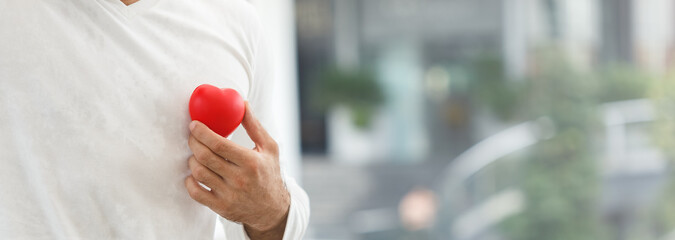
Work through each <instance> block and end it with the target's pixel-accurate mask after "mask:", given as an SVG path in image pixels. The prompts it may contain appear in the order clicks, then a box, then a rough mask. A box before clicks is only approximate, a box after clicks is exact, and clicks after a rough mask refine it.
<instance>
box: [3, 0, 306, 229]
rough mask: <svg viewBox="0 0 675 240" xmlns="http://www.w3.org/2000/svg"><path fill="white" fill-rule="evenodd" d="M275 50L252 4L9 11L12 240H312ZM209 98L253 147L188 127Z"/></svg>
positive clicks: (36, 1) (44, 2) (51, 6)
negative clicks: (229, 101)
mask: <svg viewBox="0 0 675 240" xmlns="http://www.w3.org/2000/svg"><path fill="white" fill-rule="evenodd" d="M264 41H265V39H264V37H263V36H262V33H261V28H260V26H259V22H258V20H257V18H256V17H255V13H254V10H253V8H252V7H251V6H250V5H249V4H248V3H247V2H245V1H243V0H198V1H187V0H141V1H138V2H133V1H130V2H127V1H126V0H123V1H120V0H69V1H63V0H8V1H0V43H1V44H0V239H210V238H212V236H213V229H214V226H215V220H216V216H217V215H218V216H221V217H223V218H224V219H223V218H221V222H222V224H223V226H224V228H225V235H226V237H227V239H247V238H250V239H282V237H283V239H300V238H301V237H302V235H303V234H304V231H305V228H306V226H307V222H308V218H309V209H308V208H309V202H308V199H307V196H306V194H305V193H304V191H303V190H302V189H301V188H299V187H298V186H297V184H295V182H294V181H293V180H292V179H286V178H283V177H282V174H281V171H280V166H279V165H280V164H279V159H278V151H279V149H278V146H277V143H276V142H275V141H274V140H273V137H272V136H274V118H273V116H270V109H269V108H270V101H271V100H272V99H270V96H271V94H272V90H273V86H272V79H273V77H274V76H273V75H272V73H270V69H271V67H270V66H269V63H268V61H267V60H268V59H269V58H268V57H267V55H266V54H267V50H266V49H265V47H264V46H265V45H264V44H263V42H264ZM200 84H212V85H216V86H219V87H228V88H233V89H235V90H237V91H238V92H239V93H240V94H242V96H244V98H245V99H247V100H248V102H249V103H250V104H247V106H246V114H245V117H244V120H243V122H242V126H243V127H244V128H245V132H244V131H241V130H238V131H237V132H235V135H237V134H241V135H239V136H234V137H233V139H235V140H236V139H240V138H241V137H242V136H244V137H245V138H250V139H251V140H252V142H253V143H254V146H255V147H254V148H251V147H253V146H248V147H243V146H242V145H246V143H244V142H241V141H240V142H239V143H240V144H242V145H240V144H237V143H234V142H232V141H230V140H228V139H225V138H222V137H220V136H219V135H217V134H215V133H213V132H212V131H211V130H210V129H209V128H208V127H206V126H205V125H204V124H202V123H199V122H196V121H195V122H191V121H190V118H189V114H188V109H187V106H188V100H189V97H190V94H191V92H192V90H194V88H195V87H197V86H198V85H200ZM254 113H255V115H254ZM256 116H257V117H259V119H260V122H259V121H258V120H257V118H256ZM264 127H267V128H269V130H270V133H271V134H268V132H267V131H266V129H265V128H264ZM246 135H248V136H246ZM282 150H283V149H282ZM282 161H283V159H282ZM200 183H201V184H200ZM202 185H204V186H206V187H208V189H210V190H207V188H205V187H203V186H202Z"/></svg>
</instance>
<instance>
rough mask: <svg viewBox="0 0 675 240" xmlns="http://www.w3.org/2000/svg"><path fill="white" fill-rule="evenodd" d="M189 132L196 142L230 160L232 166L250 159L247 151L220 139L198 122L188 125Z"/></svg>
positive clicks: (224, 139)
mask: <svg viewBox="0 0 675 240" xmlns="http://www.w3.org/2000/svg"><path fill="white" fill-rule="evenodd" d="M190 131H191V133H192V136H194V138H195V139H196V140H197V141H199V142H200V143H202V144H203V145H205V146H206V147H207V148H209V149H210V150H211V151H212V152H213V153H215V154H217V155H219V156H221V157H223V158H225V159H227V160H230V161H231V162H233V163H234V164H237V165H239V162H240V161H241V160H243V159H247V158H250V157H251V156H250V153H249V152H250V150H249V149H247V148H245V147H242V146H240V145H239V144H236V143H234V142H232V141H230V140H229V139H227V138H224V137H221V136H220V135H218V134H217V133H215V132H213V131H211V129H209V127H207V126H206V125H204V124H203V123H201V122H199V121H192V122H191V123H190ZM197 158H199V156H197Z"/></svg>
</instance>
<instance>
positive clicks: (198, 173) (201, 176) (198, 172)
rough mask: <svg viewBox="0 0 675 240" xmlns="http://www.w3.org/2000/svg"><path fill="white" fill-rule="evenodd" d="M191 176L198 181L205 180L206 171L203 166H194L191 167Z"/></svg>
mask: <svg viewBox="0 0 675 240" xmlns="http://www.w3.org/2000/svg"><path fill="white" fill-rule="evenodd" d="M192 176H194V177H195V178H196V179H197V180H199V181H204V180H207V178H208V173H207V171H206V169H205V168H204V167H195V168H194V169H192Z"/></svg>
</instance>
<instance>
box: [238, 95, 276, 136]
mask: <svg viewBox="0 0 675 240" xmlns="http://www.w3.org/2000/svg"><path fill="white" fill-rule="evenodd" d="M245 105H246V110H245V112H244V119H243V120H242V121H241V125H242V126H244V129H246V134H248V136H249V137H250V138H251V140H253V142H254V143H255V145H256V147H265V146H266V145H267V143H269V142H270V141H272V138H271V137H270V135H269V134H268V133H267V131H266V130H265V128H263V126H262V124H260V121H258V119H257V118H256V117H255V116H254V115H253V111H252V110H251V105H250V104H249V103H248V101H246V102H245Z"/></svg>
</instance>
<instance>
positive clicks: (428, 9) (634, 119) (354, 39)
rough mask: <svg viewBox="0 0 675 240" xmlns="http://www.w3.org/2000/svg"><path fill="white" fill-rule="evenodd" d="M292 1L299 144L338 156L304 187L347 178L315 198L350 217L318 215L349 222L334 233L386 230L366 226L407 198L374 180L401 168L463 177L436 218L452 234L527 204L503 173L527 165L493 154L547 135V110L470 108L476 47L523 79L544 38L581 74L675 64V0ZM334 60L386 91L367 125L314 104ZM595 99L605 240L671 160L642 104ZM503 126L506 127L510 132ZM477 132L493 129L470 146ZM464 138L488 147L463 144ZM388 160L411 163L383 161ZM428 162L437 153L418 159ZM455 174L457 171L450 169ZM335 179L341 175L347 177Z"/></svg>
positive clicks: (474, 229)
mask: <svg viewBox="0 0 675 240" xmlns="http://www.w3.org/2000/svg"><path fill="white" fill-rule="evenodd" d="M295 3H296V6H295V7H296V9H295V10H296V24H297V51H298V82H299V96H300V122H301V141H302V143H301V145H302V151H303V153H304V154H306V155H312V156H315V155H318V156H321V157H312V158H311V159H323V160H326V159H329V161H333V163H334V164H335V165H330V166H331V167H330V169H328V168H326V169H317V168H313V170H314V171H316V172H314V173H310V174H308V175H309V176H310V177H313V178H316V180H317V181H316V182H312V183H310V186H309V187H310V188H312V186H314V187H315V188H316V189H317V191H316V192H315V193H318V194H319V195H321V194H323V193H326V192H327V191H329V190H324V189H323V188H324V186H325V185H322V184H320V183H323V182H324V181H325V182H330V181H331V180H334V182H340V184H344V185H340V184H338V183H334V185H330V186H335V188H339V189H337V190H334V192H333V193H330V194H333V195H330V194H328V193H326V195H325V196H318V198H317V199H319V200H318V203H317V204H319V207H317V208H316V210H317V211H316V212H318V214H319V216H321V217H322V218H324V219H321V220H325V219H330V218H332V217H335V216H339V217H335V218H344V219H341V221H339V223H336V224H334V226H335V227H334V228H333V229H329V230H327V229H328V228H329V227H328V226H331V223H333V222H330V221H321V220H319V221H320V222H321V224H322V227H324V228H321V229H319V230H317V231H324V233H328V234H326V235H330V234H335V233H336V232H345V231H346V232H349V233H348V234H344V235H340V234H336V235H337V236H340V237H338V238H340V239H342V238H347V239H351V238H354V236H357V235H358V236H360V238H362V239H391V238H388V237H382V236H387V235H377V234H373V233H374V232H376V231H382V232H384V230H382V229H385V230H386V229H387V228H391V227H392V226H393V227H395V226H396V224H397V223H396V222H394V223H392V222H391V221H389V222H387V221H384V219H391V218H392V216H396V212H395V211H396V209H394V208H393V207H392V206H393V205H394V204H393V202H396V201H398V198H400V197H402V196H403V194H401V193H400V191H401V189H402V188H397V186H387V187H388V188H386V189H382V186H384V185H385V184H387V183H388V184H390V185H397V184H399V183H400V181H399V180H397V179H400V178H405V176H403V175H404V174H405V173H406V172H409V173H410V174H417V175H426V176H415V177H410V179H415V180H419V181H420V182H423V183H424V184H423V185H435V184H437V185H443V184H445V183H442V182H441V181H440V179H445V178H457V176H464V175H462V174H466V175H467V176H466V177H465V178H461V179H454V180H453V181H455V182H453V183H452V184H459V186H460V187H465V188H466V189H463V190H462V191H465V192H463V193H462V192H461V191H459V190H458V191H457V192H453V193H454V194H455V195H457V196H454V197H456V198H458V199H459V200H458V201H459V202H460V204H459V205H454V207H457V208H458V209H453V210H454V211H451V212H452V213H451V215H452V216H451V217H452V218H453V219H451V220H453V221H457V222H451V221H450V220H448V221H446V222H441V224H446V225H443V229H442V230H444V232H442V233H443V234H448V235H451V236H453V238H451V239H503V238H501V237H500V234H499V231H498V229H495V226H497V225H498V224H499V223H500V221H503V220H504V219H506V218H508V217H510V216H513V215H517V214H519V213H520V211H522V210H523V209H524V208H527V205H526V204H527V203H525V202H524V201H523V195H522V191H521V190H522V189H519V188H518V186H513V185H509V184H511V183H513V182H512V181H511V180H512V179H513V178H517V177H518V175H517V174H518V169H517V168H518V167H522V166H519V165H517V164H515V165H509V164H505V165H502V164H496V165H491V166H488V165H490V163H492V161H494V162H499V161H501V160H500V158H502V157H505V156H508V155H509V154H517V151H518V150H519V149H525V148H527V147H530V146H531V145H533V144H536V142H538V141H540V140H541V139H540V138H542V139H543V138H544V137H542V136H535V135H536V134H535V133H534V132H536V131H534V130H533V129H531V128H530V127H527V126H530V125H532V124H535V123H536V124H541V122H526V123H518V122H503V121H500V120H498V119H496V117H495V116H493V115H491V114H490V113H486V112H482V111H481V110H479V109H477V108H476V107H475V103H474V102H472V98H471V96H470V94H472V92H471V91H470V89H469V86H470V83H469V81H471V80H472V79H471V78H470V77H469V76H468V73H467V70H466V66H467V65H468V64H470V63H472V61H474V60H475V59H476V58H480V57H482V56H490V57H494V58H496V59H497V60H498V63H499V64H501V65H500V66H499V71H503V74H504V75H505V77H504V78H503V79H500V80H503V81H522V79H524V78H526V77H528V76H529V75H531V74H532V73H534V72H536V71H538V70H539V67H540V65H539V64H540V63H539V62H537V61H536V58H535V54H536V53H537V52H538V51H540V50H541V49H546V48H551V47H553V48H556V49H559V50H562V52H563V53H564V55H565V56H564V57H565V58H566V59H568V60H569V62H570V63H571V64H572V65H573V67H574V68H575V70H578V71H581V72H584V71H594V70H597V69H598V68H601V67H603V66H607V65H621V66H624V65H625V66H635V67H638V68H641V69H647V70H649V71H650V72H652V73H655V74H657V75H659V74H665V73H666V72H667V71H668V69H672V67H673V64H675V63H674V62H673V61H674V59H673V58H674V57H675V55H673V54H674V53H675V39H674V36H675V32H674V31H673V27H675V26H674V24H675V0H649V1H645V0H576V1H574V0H473V1H467V0H296V1H295ZM333 65H337V66H339V67H340V68H344V69H350V68H368V69H371V70H373V71H374V72H375V73H376V75H377V78H378V82H379V83H380V84H381V86H382V88H383V90H384V92H385V95H386V97H387V101H386V103H385V104H384V106H383V107H382V109H380V111H379V112H378V113H377V117H376V120H375V121H376V124H375V127H373V128H371V129H368V130H358V129H355V128H353V127H350V123H349V117H348V116H347V115H348V114H346V113H345V111H341V110H340V109H337V110H336V111H333V112H329V113H328V114H322V113H318V112H316V111H315V110H313V109H312V106H311V105H312V101H313V99H312V94H311V92H312V91H313V88H312V86H313V85H314V84H315V83H316V82H318V81H320V80H321V79H320V74H321V71H323V70H325V69H327V68H330V67H331V66H333ZM602 108H603V109H604V110H603V111H604V112H602V113H600V114H601V115H603V119H604V121H605V122H604V127H605V128H606V132H607V136H604V137H606V139H604V138H603V137H599V138H600V139H601V140H598V142H599V144H598V145H600V146H599V147H597V148H598V149H599V150H598V151H599V152H603V154H605V153H606V154H605V155H607V156H606V157H598V165H600V166H601V168H602V169H601V170H602V173H601V174H602V176H601V177H602V178H603V180H602V181H603V182H602V183H601V185H602V188H603V189H602V192H601V193H600V194H602V195H603V196H602V198H603V201H602V202H601V203H599V206H598V211H601V212H602V213H601V214H600V215H602V216H603V218H605V219H604V220H605V221H606V222H607V223H608V226H609V227H608V228H610V229H612V230H611V231H613V233H612V234H614V236H612V237H613V238H612V239H627V238H626V235H627V234H626V233H624V232H621V229H628V228H630V227H631V226H633V224H634V221H635V219H636V215H637V213H636V209H640V208H643V207H644V206H646V205H648V204H650V201H651V200H652V199H653V197H654V195H655V194H657V193H658V192H659V191H660V190H659V189H658V187H659V186H660V185H659V184H660V183H662V181H663V179H662V178H663V177H664V176H663V175H664V172H663V170H664V168H665V163H664V159H663V156H662V155H660V153H659V152H658V151H657V150H656V149H654V148H653V146H651V145H650V143H648V141H647V140H645V139H647V138H648V136H646V135H647V133H646V132H647V131H648V130H646V129H647V128H648V127H646V125H648V123H649V122H650V121H652V120H653V119H651V116H652V114H653V112H652V111H653V109H651V108H650V106H649V103H646V102H644V101H635V102H631V101H629V102H619V103H614V104H608V105H606V106H602ZM617 114H618V115H619V116H618V117H617ZM617 119H618V120H617ZM532 120H534V119H532ZM513 126H516V127H513ZM511 127H513V128H511ZM509 131H510V132H511V133H512V134H514V135H508V134H509ZM529 131H533V132H532V133H531V132H529ZM537 134H540V132H539V133H537ZM491 137H492V138H491ZM483 139H498V140H499V141H497V140H495V141H493V145H489V144H487V145H486V143H485V142H483V143H480V144H477V143H478V142H479V141H480V140H483ZM481 144H482V145H481ZM472 146H473V147H474V149H476V148H478V149H481V150H483V151H482V152H488V153H487V154H483V155H481V154H478V153H474V152H471V150H469V151H468V152H465V151H467V149H470V148H471V147H472ZM481 146H483V148H480V147H481ZM510 147H511V148H513V149H510V150H509V148H510ZM500 151H501V152H500ZM462 153H464V154H462ZM500 154H503V155H500ZM325 155H328V156H329V157H323V156H325ZM457 156H460V157H459V158H457ZM472 156H473V157H472ZM476 156H477V157H476ZM495 156H496V157H495ZM474 157H476V158H474ZM306 159H307V158H306ZM453 159H459V160H462V159H464V161H466V162H467V163H466V166H469V167H467V168H465V169H464V170H466V169H469V170H471V171H466V172H462V171H461V170H463V169H460V170H451V171H447V172H446V173H445V176H443V173H441V171H437V170H436V169H438V168H439V167H438V166H442V165H446V164H450V165H452V164H453V163H452V160H453ZM480 159H483V160H480ZM477 162H478V163H477ZM481 162H482V163H483V164H485V165H480V163H481ZM343 163H347V164H343ZM392 163H395V164H402V165H404V166H406V167H403V168H402V169H396V170H392V168H386V167H382V165H383V164H392ZM373 164H379V165H375V166H376V167H375V168H381V169H385V170H381V172H382V171H391V172H396V173H398V175H394V174H390V175H387V174H380V175H378V173H381V172H378V170H377V169H370V168H367V167H358V166H372V165H373ZM422 164H432V165H425V166H424V167H419V165H422ZM433 164H437V165H433ZM353 166H357V167H353ZM429 166H431V167H429ZM460 166H463V165H461V164H460ZM477 166H478V167H477ZM451 167H452V166H451ZM457 171H459V172H457ZM449 173H451V174H450V175H453V177H450V176H447V175H448V174H449ZM436 175H440V176H436ZM376 178H377V179H376ZM341 179H348V180H344V182H345V183H343V180H341ZM434 181H436V182H434ZM457 182H460V183H457ZM462 184H466V185H462ZM399 185H404V186H405V187H409V186H408V185H405V184H399ZM455 187H456V186H455ZM453 189H454V190H456V189H455V188H453ZM309 191H310V194H311V193H312V190H311V189H310V190H309ZM386 191H388V192H386ZM392 192H395V193H392ZM326 196H330V197H326ZM387 198H392V199H393V200H391V201H389V200H387ZM331 199H334V200H333V201H331ZM375 201H379V202H375ZM378 203H381V204H380V205H379V206H378V205H377V204H378ZM441 205H443V203H441ZM446 205H447V204H446ZM314 210H315V209H313V211H314ZM350 211H353V212H354V213H353V214H352V212H350ZM391 211H394V212H391ZM346 212H347V213H346ZM446 213H448V212H441V214H446ZM354 216H356V217H354ZM440 218H441V219H442V218H443V216H440ZM355 219H356V220H355ZM359 219H360V220H359ZM364 219H366V220H364ZM368 219H371V220H372V219H380V220H382V221H381V222H384V223H382V224H380V225H378V224H370V225H369V224H365V223H372V222H377V221H375V220H373V221H370V222H369V220H368ZM357 220H358V221H357ZM361 220H362V221H361ZM446 220H447V219H446ZM350 221H351V222H358V223H361V222H363V223H364V224H362V225H360V227H359V228H357V230H354V229H352V228H349V227H348V224H346V222H350ZM336 222H338V221H337V220H336ZM371 225H372V226H371ZM350 231H351V232H350ZM316 236H324V235H322V234H320V233H319V234H316ZM377 236H380V238H378V237H377ZM443 236H446V235H443Z"/></svg>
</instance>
